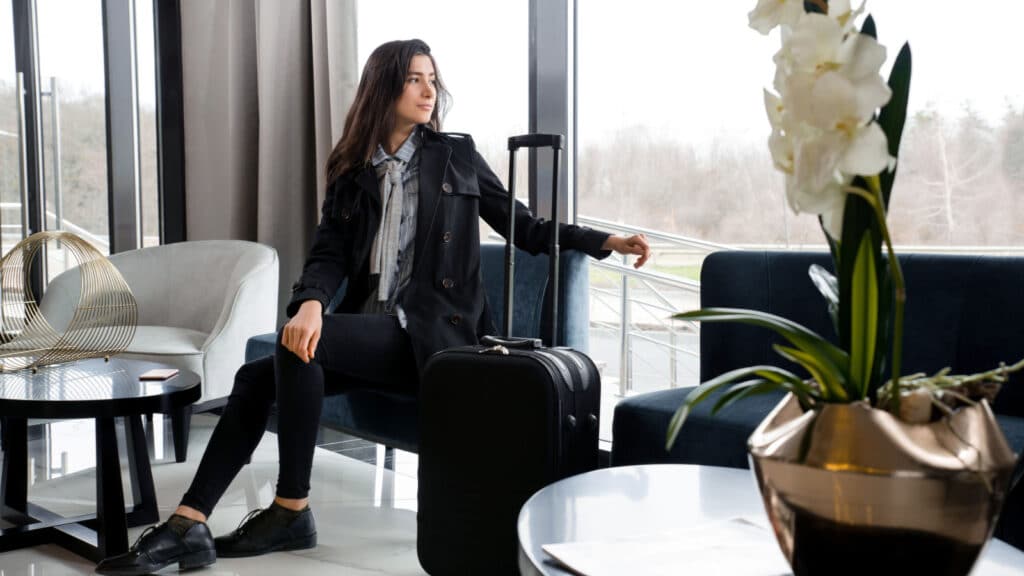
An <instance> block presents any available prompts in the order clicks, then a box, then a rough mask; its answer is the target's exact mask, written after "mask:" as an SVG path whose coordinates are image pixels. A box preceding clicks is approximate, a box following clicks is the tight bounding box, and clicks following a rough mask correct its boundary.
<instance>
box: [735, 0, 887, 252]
mask: <svg viewBox="0 0 1024 576" xmlns="http://www.w3.org/2000/svg"><path fill="white" fill-rule="evenodd" d="M781 4H782V3H781V2H779V1H776V2H775V3H769V2H765V1H764V0H761V1H759V3H758V8H756V9H755V10H754V12H752V13H751V21H752V24H751V25H752V26H753V25H754V24H753V22H754V16H755V13H757V15H758V16H759V17H760V18H761V20H759V22H762V21H764V22H770V21H771V20H772V19H773V18H774V19H778V18H781V17H782V15H781V12H780V11H781V10H782V9H783V7H782V5H781ZM863 9H864V5H863V4H861V6H860V8H858V9H857V10H856V11H854V10H851V9H850V1H849V0H832V1H831V2H830V3H829V14H828V15H825V14H818V13H803V10H802V2H801V13H800V15H799V17H798V18H797V19H796V20H795V22H792V23H791V24H783V27H782V47H781V48H780V49H779V51H778V52H777V53H776V54H775V57H774V60H775V64H776V71H775V79H774V81H773V84H774V87H775V91H776V92H777V94H775V93H772V92H771V91H769V90H765V92H764V105H765V112H766V113H767V115H768V120H769V123H770V124H771V127H772V132H771V136H769V138H768V149H769V151H770V152H771V156H772V162H773V163H774V164H775V166H776V168H778V169H779V170H780V171H782V172H784V173H785V174H786V200H787V202H788V203H789V205H790V207H791V208H792V209H793V210H794V211H795V212H798V213H801V212H802V213H811V214H818V215H820V216H821V217H822V223H823V225H824V227H825V230H826V232H827V233H828V234H829V235H831V236H833V237H835V238H839V237H841V234H842V222H843V210H844V207H845V205H846V191H845V188H846V187H847V186H848V185H849V184H850V182H851V181H852V180H853V178H854V177H855V176H856V175H865V176H867V175H873V174H878V173H879V172H881V171H882V170H885V169H886V168H891V167H892V166H893V165H894V162H895V159H894V158H893V157H892V156H890V155H889V150H888V143H887V141H886V137H885V133H884V132H883V131H882V129H881V127H879V126H878V124H877V123H875V122H874V116H875V112H876V111H877V110H878V109H879V108H881V107H882V106H884V105H885V104H886V103H887V102H888V101H889V99H890V98H891V96H892V91H891V90H890V89H889V86H888V85H887V84H886V83H885V82H884V80H883V79H882V77H881V74H880V71H881V67H882V64H883V63H884V62H885V57H886V50H885V47H884V46H882V45H881V44H879V43H878V42H877V41H876V40H875V39H874V38H872V37H870V36H867V35H863V34H861V33H860V32H859V31H858V30H857V29H856V28H855V27H854V22H853V21H854V19H855V18H856V17H857V16H858V15H859V14H860V12H861V11H863ZM766 25H767V24H766Z"/></svg>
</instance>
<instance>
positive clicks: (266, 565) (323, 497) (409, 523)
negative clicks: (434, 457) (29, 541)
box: [0, 415, 424, 576]
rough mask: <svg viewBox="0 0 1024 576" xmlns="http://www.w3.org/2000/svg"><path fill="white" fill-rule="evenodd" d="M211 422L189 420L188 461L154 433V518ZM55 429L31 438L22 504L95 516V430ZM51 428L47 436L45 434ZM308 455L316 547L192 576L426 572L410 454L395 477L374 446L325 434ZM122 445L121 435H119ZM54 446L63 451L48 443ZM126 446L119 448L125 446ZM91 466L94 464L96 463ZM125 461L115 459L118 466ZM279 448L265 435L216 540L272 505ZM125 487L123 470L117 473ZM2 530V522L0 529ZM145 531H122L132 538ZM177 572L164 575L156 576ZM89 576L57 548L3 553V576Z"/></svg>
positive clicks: (167, 506)
mask: <svg viewBox="0 0 1024 576" xmlns="http://www.w3.org/2000/svg"><path fill="white" fill-rule="evenodd" d="M215 423H216V417H215V416H208V415H199V416H196V417H194V418H193V423H192V432H191V436H190V439H189V458H188V461H187V462H184V463H181V464H178V463H175V462H174V459H173V457H172V451H171V448H170V446H169V443H168V442H167V440H166V439H167V436H168V434H167V430H165V429H164V427H162V426H160V425H159V424H160V423H159V421H158V422H157V426H155V427H154V428H155V430H156V433H155V434H154V440H155V446H154V447H153V452H154V454H155V456H156V461H155V462H154V463H153V478H154V481H155V484H156V490H157V501H158V503H159V508H160V516H161V518H162V519H166V518H167V516H169V515H170V513H171V512H172V511H173V510H174V508H175V506H176V505H177V502H178V499H179V498H180V496H181V494H182V493H183V492H184V491H185V489H186V488H187V486H188V483H189V481H190V480H191V478H192V475H193V473H194V472H195V469H196V466H197V465H198V463H199V457H200V455H201V454H202V450H203V447H204V446H205V445H206V442H207V440H208V439H209V436H210V433H211V432H212V430H213V426H214V424H215ZM59 425H61V426H64V425H71V426H77V428H67V429H63V430H60V429H59V430H52V428H54V427H55V426H58V424H51V425H48V427H47V426H38V427H35V429H39V430H43V432H37V433H36V434H35V438H33V439H31V440H30V446H29V448H30V450H29V457H30V458H31V459H32V472H31V478H30V482H31V484H30V488H29V500H30V501H32V502H35V503H37V504H39V505H42V506H44V507H46V508H49V509H50V510H53V511H54V512H57V513H60V514H63V515H72V514H85V513H89V512H93V511H94V510H95V508H94V506H95V493H96V492H95V474H94V469H92V468H91V466H92V465H94V464H90V460H89V458H90V457H92V458H94V456H92V446H93V436H92V424H91V422H89V421H74V422H71V423H60V424H59ZM48 428H49V429H48ZM322 436H323V438H322V439H321V442H319V444H320V446H321V447H320V448H318V449H317V451H316V455H315V457H314V465H313V478H312V482H311V486H312V492H311V494H310V498H311V501H312V506H313V510H314V513H315V515H316V521H317V531H318V539H319V545H318V546H317V548H315V549H313V550H308V551H303V552H294V553H292V552H281V553H275V554H270V555H266V556H261V557H258V558H242V559H222V560H218V561H217V563H216V564H215V565H213V566H212V567H210V568H207V569H204V570H200V571H196V572H190V574H197V575H202V576H227V575H232V574H239V575H243V576H259V575H264V574H265V575H271V574H273V575H278V574H287V575H288V576H304V575H313V574H317V575H322V574H331V575H335V574H337V575H352V576H363V575H367V576H368V575H380V574H395V575H412V574H417V575H418V574H424V572H423V571H422V569H421V568H420V567H419V562H418V561H417V559H416V465H417V462H416V456H415V455H414V454H408V453H404V452H398V451H396V452H395V457H394V461H393V463H392V464H393V468H394V470H393V471H392V470H388V469H385V467H384V466H383V463H381V465H377V464H375V462H376V461H377V460H378V456H381V458H380V459H381V460H382V456H383V449H381V450H380V451H379V453H378V451H377V449H376V448H375V447H373V446H372V445H368V444H367V443H366V442H363V441H360V440H353V439H351V438H345V437H342V436H340V435H337V434H336V433H333V432H331V431H327V430H325V431H323V433H322ZM121 441H122V442H123V435H122V436H121ZM57 444H62V445H58V446H55V445H57ZM122 448H123V447H122ZM93 462H94V460H93ZM123 462H124V459H123V458H122V463H123ZM276 462H277V443H276V437H275V436H274V434H272V433H267V434H266V435H265V436H264V438H263V440H262V442H261V443H260V445H259V447H258V448H257V449H256V452H255V454H254V455H253V459H252V463H251V464H250V465H248V466H246V467H245V468H244V469H243V470H242V472H241V473H240V474H239V476H238V477H237V478H236V479H235V481H234V482H233V483H232V484H231V487H230V488H229V490H228V493H227V494H225V496H224V498H223V499H222V500H221V502H220V504H219V505H218V507H217V510H216V511H215V513H214V514H213V515H212V516H211V517H210V521H209V524H210V528H211V530H212V531H213V533H214V534H215V535H219V534H222V533H226V532H229V531H231V530H232V529H234V528H235V526H236V525H237V524H238V522H239V521H240V520H241V519H242V517H243V516H245V514H246V513H247V512H248V511H249V510H251V509H254V508H257V507H265V506H267V505H268V504H270V502H271V500H272V499H273V495H274V485H275V482H276V478H277V463H276ZM122 473H123V480H124V483H125V484H124V485H125V487H126V490H127V492H128V496H127V498H129V499H130V498H131V496H130V494H131V491H130V489H129V488H128V486H129V485H130V484H129V480H128V476H127V470H124V469H123V470H122ZM0 525H3V524H2V522H0ZM143 529H144V527H139V528H134V529H130V530H129V539H130V540H131V541H134V540H135V538H136V537H137V536H138V535H139V534H140V533H141V532H142V530H143ZM165 572H166V573H172V574H173V573H175V571H174V570H173V569H172V568H167V569H165V570H164V571H163V572H161V574H163V573H165ZM90 573H93V564H92V563H90V562H89V561H87V560H84V559H82V558H80V557H78V556H76V555H74V554H71V553H70V552H66V551H64V550H63V549H61V548H59V547H56V546H39V547H35V548H28V549H23V550H17V551H12V552H6V553H2V554H0V576H58V575H59V576H63V575H68V574H90Z"/></svg>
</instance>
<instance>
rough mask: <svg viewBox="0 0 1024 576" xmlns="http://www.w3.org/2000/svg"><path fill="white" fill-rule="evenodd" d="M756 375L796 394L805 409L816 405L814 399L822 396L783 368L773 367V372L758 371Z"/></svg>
mask: <svg viewBox="0 0 1024 576" xmlns="http://www.w3.org/2000/svg"><path fill="white" fill-rule="evenodd" d="M755 374H757V375H758V376H760V377H761V378H764V379H765V380H769V381H771V382H775V383H776V384H778V385H779V386H780V387H781V388H784V389H786V390H789V391H790V392H792V393H793V394H795V395H796V397H797V399H798V400H799V401H800V405H801V406H803V407H804V408H805V409H806V408H810V407H811V405H812V404H814V402H813V399H817V398H818V397H819V396H820V395H821V394H820V393H819V392H818V390H817V389H815V388H814V387H813V386H811V385H810V384H808V383H807V382H804V381H803V379H801V378H800V377H799V376H797V375H796V374H793V373H792V372H790V371H788V370H783V369H782V368H778V367H774V366H773V367H772V369H771V370H767V369H762V370H758V371H757V372H756V373H755Z"/></svg>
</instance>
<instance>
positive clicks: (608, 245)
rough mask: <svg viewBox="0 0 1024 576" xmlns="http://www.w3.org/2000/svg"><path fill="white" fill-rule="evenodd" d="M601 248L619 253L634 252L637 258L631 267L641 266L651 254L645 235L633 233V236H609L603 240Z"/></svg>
mask: <svg viewBox="0 0 1024 576" xmlns="http://www.w3.org/2000/svg"><path fill="white" fill-rule="evenodd" d="M601 249H602V250H613V251H615V252H617V253H619V254H636V255H637V256H639V258H637V259H636V262H635V263H633V268H639V267H641V266H643V265H644V264H645V263H646V262H647V259H648V258H650V256H651V247H650V246H648V245H647V236H644V235H643V234H634V235H633V236H629V237H625V236H609V237H608V239H607V240H605V242H604V245H603V246H601Z"/></svg>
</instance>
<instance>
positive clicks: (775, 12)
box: [747, 0, 804, 35]
mask: <svg viewBox="0 0 1024 576" xmlns="http://www.w3.org/2000/svg"><path fill="white" fill-rule="evenodd" d="M803 13H804V2H803V0H758V2H757V6H756V7H755V8H754V9H753V10H751V11H750V13H749V14H748V15H747V17H748V18H749V20H750V27H751V28H753V29H754V30H757V31H758V32H760V33H761V34H765V35H767V34H768V33H769V32H771V31H772V30H774V29H775V27H776V26H780V25H783V26H792V25H793V24H795V23H796V21H797V20H799V19H800V15H801V14H803Z"/></svg>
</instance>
